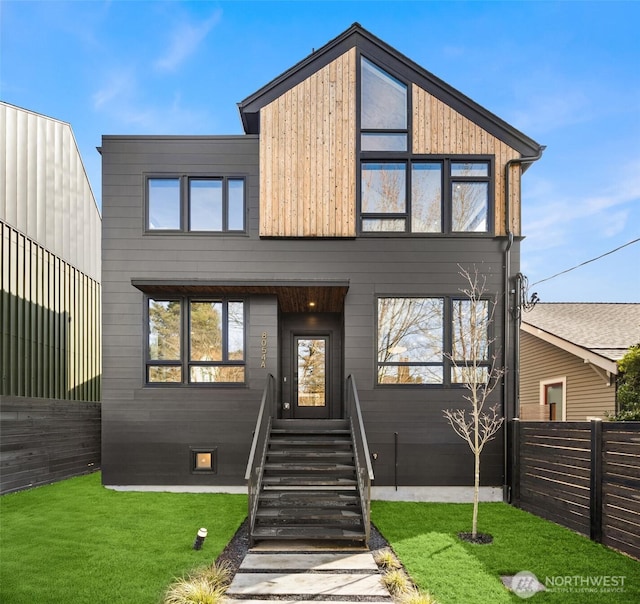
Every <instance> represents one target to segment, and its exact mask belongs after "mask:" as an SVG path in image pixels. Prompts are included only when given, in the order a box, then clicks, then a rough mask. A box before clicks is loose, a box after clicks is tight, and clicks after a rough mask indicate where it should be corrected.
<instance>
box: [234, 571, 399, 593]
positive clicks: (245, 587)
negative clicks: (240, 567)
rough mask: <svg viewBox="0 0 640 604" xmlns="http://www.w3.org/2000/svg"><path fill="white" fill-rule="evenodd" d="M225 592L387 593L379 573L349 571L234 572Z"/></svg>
mask: <svg viewBox="0 0 640 604" xmlns="http://www.w3.org/2000/svg"><path fill="white" fill-rule="evenodd" d="M227 595H229V596H238V595H242V596H244V595H248V596H255V595H261V596H286V595H310V596H312V595H313V596H318V595H324V596H363V595H366V596H377V597H384V596H388V595H389V592H388V591H387V590H386V588H385V587H384V585H382V582H381V581H380V575H378V574H375V575H369V574H351V573H338V574H333V573H307V572H303V573H276V572H272V573H237V574H236V576H235V577H234V579H233V582H232V583H231V586H230V587H229V589H228V590H227Z"/></svg>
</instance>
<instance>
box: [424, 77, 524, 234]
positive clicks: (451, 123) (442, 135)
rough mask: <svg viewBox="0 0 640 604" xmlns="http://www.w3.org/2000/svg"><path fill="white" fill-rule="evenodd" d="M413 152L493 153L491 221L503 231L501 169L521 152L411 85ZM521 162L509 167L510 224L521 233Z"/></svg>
mask: <svg viewBox="0 0 640 604" xmlns="http://www.w3.org/2000/svg"><path fill="white" fill-rule="evenodd" d="M413 152H414V153H418V154H426V155H428V154H434V155H453V154H461V155H495V172H496V173H495V205H494V207H495V210H494V224H495V232H496V234H498V235H504V234H505V189H504V186H505V185H504V170H505V165H506V162H507V161H508V160H510V159H516V158H518V157H519V156H520V154H519V153H518V152H517V151H516V150H515V149H513V148H511V147H509V146H508V145H507V144H506V143H504V142H502V141H501V140H499V139H497V138H495V137H493V136H491V135H490V134H489V133H488V132H486V131H485V130H483V129H482V128H480V126H478V125H476V124H474V123H473V122H471V121H470V120H469V119H467V118H465V117H464V116H462V115H461V114H460V113H458V112H457V111H456V110H455V109H452V108H451V107H449V106H448V105H446V104H445V103H443V102H442V101H440V100H438V99H437V98H435V97H434V96H432V95H430V94H429V93H428V92H427V91H426V90H424V89H422V88H420V87H419V86H417V85H415V84H414V85H413ZM520 172H521V169H520V166H518V165H516V166H512V167H511V182H510V187H511V188H510V216H511V220H510V224H511V230H512V231H513V233H514V234H516V235H519V234H520Z"/></svg>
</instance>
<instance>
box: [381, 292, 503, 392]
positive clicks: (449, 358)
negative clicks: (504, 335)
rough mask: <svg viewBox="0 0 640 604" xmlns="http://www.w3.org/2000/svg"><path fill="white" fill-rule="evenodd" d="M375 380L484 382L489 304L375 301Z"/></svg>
mask: <svg viewBox="0 0 640 604" xmlns="http://www.w3.org/2000/svg"><path fill="white" fill-rule="evenodd" d="M377 313H378V328H377V335H378V345H377V351H378V353H377V367H378V378H377V382H378V384H381V385H388V384H395V385H434V384H436V385H442V384H464V383H468V382H470V381H475V379H476V378H475V377H474V372H475V375H476V376H477V380H478V381H485V380H486V379H487V374H488V367H489V356H490V351H489V342H490V340H489V334H488V324H489V320H488V317H489V314H488V313H489V301H488V300H478V301H476V302H472V301H470V300H460V299H456V298H450V297H438V298H419V297H398V298H387V297H382V298H378V308H377Z"/></svg>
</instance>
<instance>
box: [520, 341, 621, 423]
mask: <svg viewBox="0 0 640 604" xmlns="http://www.w3.org/2000/svg"><path fill="white" fill-rule="evenodd" d="M520 338H521V339H520V341H521V355H520V356H521V365H520V375H521V381H520V417H521V419H523V420H540V421H546V420H548V419H549V418H548V417H547V416H546V415H545V411H546V407H545V406H543V405H540V382H541V381H543V380H544V381H546V380H552V379H555V378H561V377H566V379H567V391H566V405H567V412H566V419H567V421H584V420H585V419H587V417H601V418H603V419H604V417H605V414H606V413H613V412H614V411H615V386H613V385H611V386H608V385H607V384H606V383H605V381H604V379H603V378H602V377H601V376H600V375H598V374H596V372H595V371H594V370H593V369H592V368H591V367H590V366H589V364H588V363H584V361H583V360H582V359H580V358H578V357H576V356H574V355H572V354H570V353H568V352H566V351H564V350H561V349H559V348H557V347H556V346H553V345H552V344H549V343H548V342H544V341H543V340H541V339H539V338H536V337H535V336H533V335H531V334H529V333H526V332H523V331H521V332H520Z"/></svg>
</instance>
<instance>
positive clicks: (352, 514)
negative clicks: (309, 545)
mask: <svg viewBox="0 0 640 604" xmlns="http://www.w3.org/2000/svg"><path fill="white" fill-rule="evenodd" d="M257 517H258V518H264V519H277V520H297V521H298V522H300V521H301V520H303V519H304V520H321V521H327V520H348V521H353V520H362V514H361V513H360V512H359V511H356V510H353V509H351V510H342V509H333V510H332V509H330V508H328V509H327V508H322V507H307V508H278V507H266V508H265V507H260V508H258V512H257Z"/></svg>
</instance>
